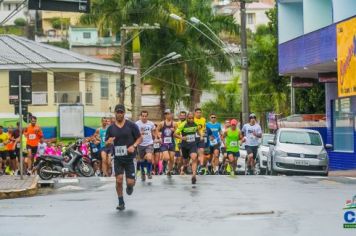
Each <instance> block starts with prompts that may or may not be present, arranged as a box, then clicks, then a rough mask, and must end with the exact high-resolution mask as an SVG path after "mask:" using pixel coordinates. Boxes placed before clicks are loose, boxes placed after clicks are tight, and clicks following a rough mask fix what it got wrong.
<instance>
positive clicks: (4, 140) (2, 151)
mask: <svg viewBox="0 0 356 236" xmlns="http://www.w3.org/2000/svg"><path fill="white" fill-rule="evenodd" d="M8 142H9V135H8V134H7V133H5V132H4V127H3V126H1V125H0V175H3V174H4V173H5V165H6V158H7V150H6V145H7V144H8Z"/></svg>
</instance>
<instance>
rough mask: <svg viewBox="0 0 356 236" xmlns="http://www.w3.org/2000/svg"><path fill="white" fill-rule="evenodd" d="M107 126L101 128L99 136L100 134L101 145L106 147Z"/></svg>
mask: <svg viewBox="0 0 356 236" xmlns="http://www.w3.org/2000/svg"><path fill="white" fill-rule="evenodd" d="M106 130H107V129H106V128H105V129H103V128H100V130H99V136H100V147H101V148H104V147H105V136H106Z"/></svg>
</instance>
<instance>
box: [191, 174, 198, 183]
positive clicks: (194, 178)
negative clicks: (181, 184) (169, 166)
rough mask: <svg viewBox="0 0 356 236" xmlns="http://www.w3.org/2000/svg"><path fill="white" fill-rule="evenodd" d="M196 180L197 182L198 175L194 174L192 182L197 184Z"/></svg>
mask: <svg viewBox="0 0 356 236" xmlns="http://www.w3.org/2000/svg"><path fill="white" fill-rule="evenodd" d="M196 182H197V177H195V176H193V177H192V184H196Z"/></svg>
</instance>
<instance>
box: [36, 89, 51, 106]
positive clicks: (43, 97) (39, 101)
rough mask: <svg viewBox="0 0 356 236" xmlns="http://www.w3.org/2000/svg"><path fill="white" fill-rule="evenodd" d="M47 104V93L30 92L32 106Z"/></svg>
mask: <svg viewBox="0 0 356 236" xmlns="http://www.w3.org/2000/svg"><path fill="white" fill-rule="evenodd" d="M47 104H48V93H47V92H44V91H41V92H32V105H35V106H41V105H47Z"/></svg>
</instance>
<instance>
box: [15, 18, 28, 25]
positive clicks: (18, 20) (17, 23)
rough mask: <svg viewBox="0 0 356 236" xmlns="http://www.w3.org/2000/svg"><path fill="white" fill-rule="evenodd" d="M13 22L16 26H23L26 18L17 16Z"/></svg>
mask: <svg viewBox="0 0 356 236" xmlns="http://www.w3.org/2000/svg"><path fill="white" fill-rule="evenodd" d="M14 24H15V25H16V26H21V27H23V26H25V25H26V20H25V19H24V18H17V19H16V20H15V21H14Z"/></svg>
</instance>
